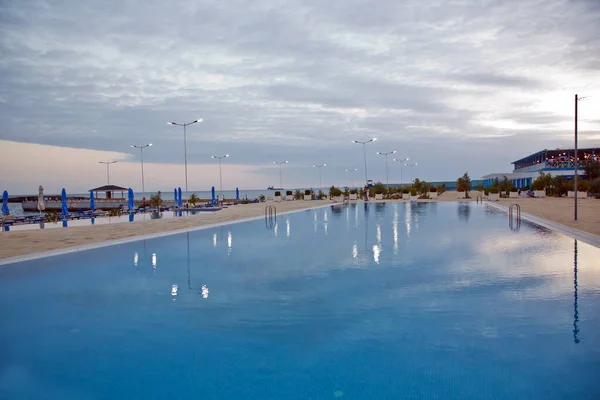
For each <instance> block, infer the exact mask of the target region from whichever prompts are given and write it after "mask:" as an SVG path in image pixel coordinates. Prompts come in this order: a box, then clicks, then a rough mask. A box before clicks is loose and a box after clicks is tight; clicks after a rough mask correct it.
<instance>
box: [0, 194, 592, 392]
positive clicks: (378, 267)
mask: <svg viewBox="0 0 600 400" xmlns="http://www.w3.org/2000/svg"><path fill="white" fill-rule="evenodd" d="M0 321H2V328H1V329H0V398H2V399H5V398H6V399H109V398H110V399H117V398H123V399H134V398H140V399H154V398H161V399H164V398H204V399H275V398H277V399H340V398H341V399H400V398H404V399H418V398H437V399H465V398H474V399H478V398H481V399H518V398H519V399H520V398H526V399H597V398H600V380H599V379H598V376H600V249H598V248H595V247H592V246H589V245H586V244H584V243H581V242H576V241H574V240H573V239H570V238H568V237H566V236H563V235H560V234H556V233H552V232H550V231H547V230H545V229H542V228H539V227H536V226H534V225H530V224H525V223H523V224H521V225H520V226H515V225H513V227H512V229H511V228H509V226H508V221H507V216H506V214H502V213H498V212H495V211H491V210H488V209H486V208H485V207H483V206H481V205H480V206H476V205H474V204H467V203H463V204H460V203H439V204H437V203H429V204H428V203H419V204H412V205H411V204H402V203H397V204H393V203H387V204H370V205H367V206H366V207H364V206H363V205H362V204H359V205H350V206H334V207H326V208H321V209H318V210H309V211H303V212H299V213H294V214H290V215H281V216H279V218H278V219H277V222H276V223H275V222H274V221H272V222H269V221H267V222H266V221H264V220H259V221H254V222H250V223H239V224H233V225H228V226H223V227H219V228H214V229H207V230H201V231H194V232H190V233H187V234H179V235H173V236H168V237H164V238H158V239H153V240H145V241H139V242H134V243H128V244H123V245H119V246H112V247H106V248H102V249H96V250H90V251H86V252H79V253H74V254H67V255H63V256H57V257H52V258H46V259H41V260H36V261H31V262H25V263H19V264H13V265H8V266H4V267H0Z"/></svg>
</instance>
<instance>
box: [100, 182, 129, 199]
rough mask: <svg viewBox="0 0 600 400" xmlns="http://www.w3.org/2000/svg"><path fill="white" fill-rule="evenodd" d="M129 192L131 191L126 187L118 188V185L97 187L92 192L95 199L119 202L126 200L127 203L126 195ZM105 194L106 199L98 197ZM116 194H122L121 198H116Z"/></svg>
mask: <svg viewBox="0 0 600 400" xmlns="http://www.w3.org/2000/svg"><path fill="white" fill-rule="evenodd" d="M127 190H129V189H128V188H125V187H121V186H116V185H104V186H100V187H97V188H95V189H91V191H92V192H94V199H99V198H100V199H101V198H104V199H115V200H116V199H118V200H124V201H126V200H127V199H126V198H125V193H126V192H127ZM102 192H104V197H98V193H102ZM115 192H116V193H118V192H121V197H115Z"/></svg>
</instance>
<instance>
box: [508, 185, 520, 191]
mask: <svg viewBox="0 0 600 400" xmlns="http://www.w3.org/2000/svg"><path fill="white" fill-rule="evenodd" d="M510 191H511V192H513V193H514V192H518V191H519V189H517V188H516V186H513V187H511V188H510Z"/></svg>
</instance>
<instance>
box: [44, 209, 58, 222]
mask: <svg viewBox="0 0 600 400" xmlns="http://www.w3.org/2000/svg"><path fill="white" fill-rule="evenodd" d="M45 217H46V222H58V221H60V213H58V212H56V211H46V214H45Z"/></svg>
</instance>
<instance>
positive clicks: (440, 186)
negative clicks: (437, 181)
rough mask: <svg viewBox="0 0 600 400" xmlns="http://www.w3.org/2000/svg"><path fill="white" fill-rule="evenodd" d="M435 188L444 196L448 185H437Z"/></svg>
mask: <svg viewBox="0 0 600 400" xmlns="http://www.w3.org/2000/svg"><path fill="white" fill-rule="evenodd" d="M435 188H436V190H437V192H438V194H442V193H444V192H445V191H446V184H445V183H444V184H442V185H437V186H436V187H435Z"/></svg>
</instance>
